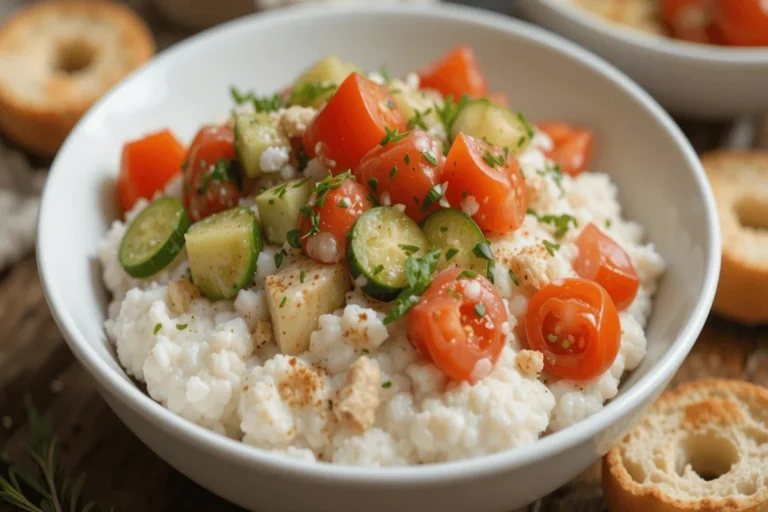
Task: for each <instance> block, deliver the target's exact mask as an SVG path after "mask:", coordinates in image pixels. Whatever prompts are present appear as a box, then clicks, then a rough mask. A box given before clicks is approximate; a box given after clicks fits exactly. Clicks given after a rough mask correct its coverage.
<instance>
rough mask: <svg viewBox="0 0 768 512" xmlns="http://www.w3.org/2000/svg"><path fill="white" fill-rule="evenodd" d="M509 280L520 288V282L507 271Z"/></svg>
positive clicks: (513, 274) (512, 273)
mask: <svg viewBox="0 0 768 512" xmlns="http://www.w3.org/2000/svg"><path fill="white" fill-rule="evenodd" d="M509 278H510V279H511V280H512V282H513V283H515V286H520V281H518V280H517V276H516V275H515V273H514V272H512V271H511V270H510V271H509Z"/></svg>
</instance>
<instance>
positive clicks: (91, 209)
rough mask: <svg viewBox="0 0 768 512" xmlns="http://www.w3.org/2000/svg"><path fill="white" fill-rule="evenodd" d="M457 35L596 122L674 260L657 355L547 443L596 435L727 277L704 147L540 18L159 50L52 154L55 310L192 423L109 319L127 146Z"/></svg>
mask: <svg viewBox="0 0 768 512" xmlns="http://www.w3.org/2000/svg"><path fill="white" fill-rule="evenodd" d="M457 43H467V44H469V45H471V46H472V47H473V48H474V49H475V50H476V52H477V54H478V55H479V58H480V62H481V64H482V66H483V68H484V69H485V70H486V72H487V75H488V79H489V82H490V85H491V87H492V89H493V90H497V91H503V92H504V93H507V94H508V95H509V97H510V98H511V101H512V104H513V106H514V107H515V108H518V109H520V110H522V111H523V112H525V113H526V115H528V117H529V118H531V119H532V120H539V119H563V120H566V121H572V122H575V123H578V124H581V125H585V126H589V127H591V128H592V129H594V131H595V140H596V144H595V152H594V157H593V158H594V159H593V164H592V166H591V167H592V168H593V169H594V170H598V171H605V172H607V173H609V174H610V175H611V176H612V178H613V180H615V182H616V183H617V184H618V185H619V188H620V199H621V202H622V204H623V205H624V207H625V213H626V216H627V217H629V218H631V219H634V220H637V221H639V222H641V223H642V224H643V225H645V227H646V228H647V231H648V237H649V239H650V240H651V241H652V242H653V243H654V244H655V245H656V246H657V248H658V249H659V251H660V252H661V253H662V254H663V256H664V258H665V259H666V261H667V262H668V264H669V271H668V273H667V275H666V277H665V278H664V279H663V282H662V283H661V287H660V289H659V291H658V295H657V297H656V300H655V303H654V313H653V316H652V318H651V320H650V323H649V325H648V330H647V335H648V340H649V351H648V355H647V357H646V359H645V361H644V362H643V364H642V366H641V367H640V368H639V369H638V370H637V371H635V372H634V373H633V374H632V375H631V377H629V379H628V380H627V381H626V382H625V383H624V385H623V388H622V393H621V394H620V397H619V398H617V399H616V400H615V401H614V403H612V404H611V405H610V406H609V407H608V408H607V409H606V410H604V411H602V412H601V413H600V414H598V415H597V416H595V417H593V418H591V419H590V420H588V421H587V422H583V423H582V424H580V425H578V426H576V427H572V428H571V429H568V430H566V431H564V432H561V433H559V434H556V435H555V436H550V438H548V439H546V440H545V441H542V442H540V443H544V442H546V443H552V442H553V441H552V438H558V436H560V437H561V438H567V436H573V435H574V433H577V434H578V435H580V436H582V437H587V436H589V435H590V432H594V431H596V430H597V429H598V428H602V427H604V426H606V423H607V422H610V421H613V420H612V418H616V417H617V415H618V414H619V412H620V410H621V408H622V407H624V405H622V403H623V402H622V400H630V399H632V400H634V399H636V398H637V396H639V395H643V394H646V393H649V392H650V390H651V388H654V387H658V386H660V385H661V384H662V383H663V382H664V381H665V380H666V378H668V377H669V376H670V374H671V372H672V371H673V370H674V367H676V365H677V364H679V362H680V361H681V360H682V357H683V356H684V354H685V353H686V352H687V350H688V349H689V348H690V345H691V344H692V342H693V336H695V334H697V332H698V328H700V325H701V322H702V321H703V315H704V314H706V311H707V310H708V307H709V303H710V302H711V297H712V293H713V287H714V280H715V278H716V275H717V266H718V265H717V262H718V261H719V260H718V259H717V257H716V256H715V255H716V253H717V248H719V240H718V236H717V231H716V227H715V221H714V214H713V211H714V210H713V202H712V198H711V195H710V193H709V190H708V188H707V186H706V185H705V181H704V178H703V173H702V171H701V169H700V167H699V164H698V161H697V160H696V158H695V154H694V153H693V151H692V149H691V148H690V146H689V145H688V144H687V142H686V141H685V139H684V138H683V137H682V135H681V134H680V132H679V130H677V128H676V127H675V126H674V124H673V123H672V122H671V121H670V120H669V118H668V117H667V116H666V114H664V113H663V112H662V111H661V109H660V108H659V107H658V105H656V104H655V103H654V102H653V100H651V99H650V98H649V97H648V96H647V95H645V94H644V93H642V91H640V90H639V88H637V87H636V86H635V85H634V84H632V83H631V82H630V81H629V80H628V79H626V78H625V77H624V76H623V75H621V74H620V73H618V72H617V71H615V70H614V69H613V68H611V67H609V66H608V65H607V64H605V63H604V62H603V61H601V60H599V59H597V58H595V57H592V56H590V55H589V54H587V53H586V52H584V51H583V50H579V49H578V48H576V47H575V46H574V45H571V44H570V43H567V42H565V41H564V40H562V39H560V38H558V37H556V36H552V35H550V34H546V33H544V32H543V31H541V30H539V29H536V28H534V27H531V26H528V25H526V24H523V23H520V22H515V21H512V20H509V19H505V18H503V17H501V16H497V15H492V14H489V13H482V12H479V11H473V10H469V9H465V8H457V7H443V8H441V9H439V10H429V9H412V10H406V9H404V8H402V7H401V8H369V9H363V10H360V9H355V8H353V7H347V8H344V9H342V10H339V11H333V10H331V9H328V8H325V9H312V8H303V9H299V10H288V11H285V12H282V13H274V14H269V15H261V16H257V17H251V18H246V19H242V20H239V21H237V22H234V23H231V24H228V25H225V26H222V27H219V28H217V29H215V30H213V31H210V32H208V33H205V34H203V35H202V36H199V37H196V38H193V39H192V40H191V41H188V42H186V43H183V44H180V45H178V46H177V47H176V48H173V49H172V50H170V51H168V52H166V53H164V54H163V55H161V56H159V57H158V58H157V59H156V60H155V61H153V62H152V63H150V64H149V65H148V66H146V67H144V68H143V69H142V70H140V71H139V72H137V73H136V74H134V75H133V76H131V77H130V78H129V79H128V80H126V81H125V82H124V83H122V84H121V85H120V86H118V87H117V88H116V89H115V90H114V91H113V92H112V93H110V94H109V95H108V96H107V97H105V98H104V99H103V100H102V101H101V102H100V103H99V104H98V105H97V106H96V107H95V108H94V109H92V110H91V111H90V113H89V114H88V115H87V116H86V117H85V118H84V119H83V120H82V121H81V123H80V124H79V125H78V126H77V128H76V129H75V130H74V132H73V133H72V134H71V135H70V137H69V139H68V140H67V142H66V144H65V145H64V147H63V148H62V150H61V152H60V153H59V155H58V157H57V159H56V161H55V163H54V165H53V168H52V171H51V175H50V178H49V180H48V184H47V187H46V190H45V194H44V199H43V205H42V209H41V216H40V228H39V240H38V258H39V265H40V269H41V273H42V277H43V280H44V285H45V288H46V293H47V297H48V299H49V302H50V305H51V308H52V310H53V312H54V315H55V317H56V319H57V321H58V322H59V325H60V326H61V327H62V330H63V331H64V334H65V336H66V337H67V338H68V341H69V342H70V345H71V347H72V348H73V350H74V352H75V353H76V355H77V356H78V357H79V358H80V360H81V361H82V362H83V363H84V364H85V365H86V367H88V368H89V370H90V371H91V372H92V373H93V374H94V376H95V377H96V378H97V380H98V381H99V382H100V383H101V384H102V385H103V386H106V387H107V389H109V390H110V392H112V393H114V394H116V395H117V396H118V398H119V399H120V400H124V401H127V402H130V404H131V406H132V407H133V408H135V409H137V410H138V409H140V410H142V411H144V412H145V413H147V411H149V413H150V414H155V415H157V416H158V418H159V419H158V421H160V422H164V424H165V426H166V427H167V428H171V427H172V426H173V428H179V425H181V424H182V423H181V422H175V421H176V420H175V419H174V417H173V415H172V414H171V413H169V412H167V411H163V410H162V409H160V408H159V407H158V406H156V405H155V404H153V402H152V401H151V400H150V399H149V398H148V397H146V396H144V395H141V394H140V393H136V392H135V390H132V389H131V388H132V387H133V384H132V383H131V382H130V380H129V379H128V378H127V376H126V375H125V373H124V372H123V371H122V369H121V367H120V365H119V364H118V362H117V360H116V359H115V356H114V353H113V351H112V350H111V348H110V345H109V343H108V341H107V339H106V336H105V333H104V329H103V321H104V319H105V315H106V306H107V303H108V296H107V293H106V292H105V290H104V287H103V285H102V284H101V269H100V265H99V264H98V262H97V260H96V257H95V254H96V245H97V243H98V241H99V239H100V237H102V236H103V234H104V233H105V231H106V229H107V228H108V226H109V224H110V222H111V221H112V220H113V219H115V218H116V216H117V209H116V201H115V197H114V196H115V194H114V180H115V176H116V173H117V168H118V164H119V156H120V149H121V146H122V144H123V143H124V142H125V141H127V140H129V139H132V138H135V137H138V136H141V135H142V134H144V133H146V132H148V131H151V130H157V129H160V128H163V127H170V128H171V129H172V130H173V131H174V132H175V133H176V134H177V135H179V136H180V137H181V138H182V139H183V140H189V139H190V138H191V137H192V135H193V134H194V132H195V131H196V129H197V128H198V127H199V126H200V125H201V124H202V123H205V122H211V121H216V120H219V119H222V117H223V116H225V115H226V114H227V113H228V112H229V109H230V108H231V106H232V104H231V99H230V97H229V94H228V88H229V86H230V85H232V84H235V85H237V86H239V87H242V88H252V89H254V90H255V91H256V92H257V93H261V94H268V93H271V92H273V91H274V90H276V89H278V88H280V87H281V86H283V85H285V84H286V83H288V82H289V81H290V80H291V79H292V78H293V77H294V76H296V74H297V73H298V72H299V71H300V70H301V69H302V68H303V67H305V66H306V65H307V64H308V63H311V62H313V61H315V60H316V59H319V58H321V57H323V56H325V55H326V54H329V53H338V54H340V55H341V56H343V57H344V58H345V59H349V60H352V61H354V62H356V63H358V64H359V65H361V66H364V67H366V68H367V69H377V68H378V67H379V66H381V65H382V64H384V65H386V66H387V67H388V68H389V70H390V72H391V73H392V74H402V73H404V72H406V71H408V70H412V69H417V68H419V67H420V66H423V65H424V64H426V63H429V62H430V61H431V60H433V59H434V58H435V57H437V56H439V55H440V54H441V53H443V52H444V51H445V50H447V49H448V48H449V47H451V46H452V45H455V44H457ZM685 329H687V330H688V331H687V332H686V333H685V334H684V335H682V336H681V333H683V331H684V330H685ZM676 340H677V341H676ZM633 395H634V398H632V396H633ZM628 396H629V397H630V398H627V397H628ZM625 405H626V404H625ZM611 410H614V412H613V413H611V412H610V411H611ZM612 414H613V416H612ZM174 422H175V423H174ZM590 422H591V423H590ZM183 428H185V429H187V430H188V433H189V432H191V433H192V434H190V435H200V436H202V437H201V439H206V440H207V441H206V442H214V443H227V442H228V441H227V440H225V439H224V438H220V437H217V436H213V437H205V436H207V435H208V434H205V433H202V429H198V428H197V427H194V426H192V425H191V424H188V425H187V426H183ZM590 429H591V430H590ZM212 439H213V441H211V440H212ZM540 443H537V445H534V446H532V447H530V448H526V449H525V450H518V451H515V452H511V453H510V454H508V457H507V455H505V457H507V459H506V460H513V459H514V457H516V456H517V455H516V453H518V452H524V451H531V450H534V451H535V450H537V449H539V448H538V446H539V444H540ZM232 446H234V445H231V446H230V448H232ZM242 450H243V451H247V452H248V453H249V454H252V455H249V456H253V457H256V458H258V457H263V454H260V453H259V452H258V450H255V449H251V448H248V447H246V446H242ZM293 464H296V465H297V466H298V463H293ZM412 469H413V470H414V471H419V470H421V471H422V472H423V468H412ZM322 471H326V472H327V471H329V468H326V469H323V470H322ZM330 471H336V468H330ZM356 472H357V473H360V471H357V470H356ZM362 474H365V472H363V473H362Z"/></svg>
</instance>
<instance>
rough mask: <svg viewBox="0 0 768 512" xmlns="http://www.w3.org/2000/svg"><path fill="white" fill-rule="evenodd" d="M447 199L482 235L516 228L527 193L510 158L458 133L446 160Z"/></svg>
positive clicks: (494, 148) (524, 209)
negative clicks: (471, 220)
mask: <svg viewBox="0 0 768 512" xmlns="http://www.w3.org/2000/svg"><path fill="white" fill-rule="evenodd" d="M443 180H444V181H446V182H447V183H448V190H447V192H446V194H445V195H446V198H447V199H448V201H449V202H450V204H451V205H452V206H454V207H460V208H461V209H462V210H463V211H464V213H466V214H467V215H469V216H470V217H472V219H474V221H475V222H476V223H477V225H478V226H480V229H482V230H484V231H491V232H494V233H508V232H510V231H514V230H515V229H517V228H519V227H520V225H521V224H522V223H523V220H524V219H525V211H526V209H527V208H528V192H527V189H526V187H525V181H524V180H523V175H522V174H520V167H519V165H518V163H517V160H515V159H514V158H512V157H509V156H507V155H505V154H504V153H503V152H502V151H501V150H500V149H499V148H497V147H495V146H491V145H489V144H487V143H485V142H483V141H482V140H480V139H478V138H476V137H472V136H471V135H467V134H465V133H460V134H459V136H458V137H456V140H455V141H454V142H453V145H452V146H451V150H450V151H449V152H448V156H447V157H446V159H445V170H444V171H443Z"/></svg>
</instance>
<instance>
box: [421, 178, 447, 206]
mask: <svg viewBox="0 0 768 512" xmlns="http://www.w3.org/2000/svg"><path fill="white" fill-rule="evenodd" d="M441 197H443V186H442V185H441V184H439V183H438V184H437V185H435V186H434V187H432V188H431V189H429V192H427V197H425V198H424V204H422V205H421V210H422V211H427V210H429V209H430V208H432V205H433V204H435V203H436V202H438V201H440V198H441Z"/></svg>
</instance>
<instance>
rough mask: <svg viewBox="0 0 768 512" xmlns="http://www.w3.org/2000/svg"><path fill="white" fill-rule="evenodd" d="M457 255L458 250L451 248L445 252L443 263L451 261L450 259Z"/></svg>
mask: <svg viewBox="0 0 768 512" xmlns="http://www.w3.org/2000/svg"><path fill="white" fill-rule="evenodd" d="M457 254H459V250H458V249H456V248H455V247H451V248H450V249H448V250H447V251H446V252H445V261H451V259H452V258H453V257H454V256H456V255H457Z"/></svg>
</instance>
